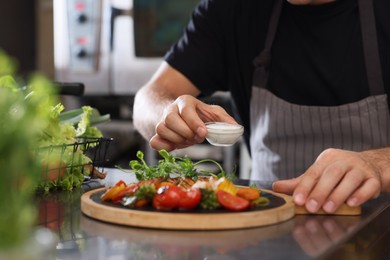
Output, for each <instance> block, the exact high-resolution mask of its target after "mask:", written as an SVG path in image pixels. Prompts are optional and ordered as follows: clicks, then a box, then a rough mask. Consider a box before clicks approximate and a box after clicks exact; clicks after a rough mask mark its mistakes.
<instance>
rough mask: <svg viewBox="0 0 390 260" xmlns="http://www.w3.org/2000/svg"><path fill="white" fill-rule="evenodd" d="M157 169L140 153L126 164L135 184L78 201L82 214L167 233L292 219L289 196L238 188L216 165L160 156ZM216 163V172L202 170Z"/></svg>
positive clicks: (165, 154)
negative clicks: (202, 167) (205, 165)
mask: <svg viewBox="0 0 390 260" xmlns="http://www.w3.org/2000/svg"><path fill="white" fill-rule="evenodd" d="M159 154H160V155H161V157H162V158H163V159H161V160H160V161H159V162H158V164H157V165H148V164H147V163H146V162H145V160H144V155H143V153H142V152H140V151H138V153H137V157H138V160H133V161H131V162H130V167H131V169H132V173H133V174H135V176H136V178H137V180H138V182H135V183H125V182H124V181H118V182H117V183H115V184H112V186H111V187H106V188H101V189H98V190H91V191H89V192H86V193H84V194H83V195H82V197H81V211H82V212H83V213H84V214H85V215H87V216H89V217H92V218H94V219H97V220H101V221H104V222H109V223H115V224H120V225H128V226H135V227H146V228H156V229H170V230H225V229H241V228H248V227H258V226H264V225H270V224H274V223H279V222H282V221H285V220H288V219H290V218H292V217H293V216H294V205H293V203H292V201H291V198H290V196H287V195H283V194H276V193H274V192H272V191H268V190H260V189H259V188H257V187H248V186H245V187H244V186H238V185H235V184H234V182H233V179H232V178H234V177H231V176H234V174H233V173H230V174H226V173H225V171H224V170H223V168H222V167H221V165H219V163H218V162H215V161H214V160H210V159H203V160H200V161H197V162H193V161H192V160H191V159H190V158H188V157H175V156H173V155H171V154H169V153H168V152H167V151H165V150H161V151H159ZM204 162H207V163H210V162H213V163H215V164H216V165H217V166H218V168H219V170H220V172H218V173H213V172H207V171H204V170H200V169H201V168H200V167H197V166H198V165H199V164H201V163H204Z"/></svg>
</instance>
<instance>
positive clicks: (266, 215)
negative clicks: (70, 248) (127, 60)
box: [81, 188, 295, 230]
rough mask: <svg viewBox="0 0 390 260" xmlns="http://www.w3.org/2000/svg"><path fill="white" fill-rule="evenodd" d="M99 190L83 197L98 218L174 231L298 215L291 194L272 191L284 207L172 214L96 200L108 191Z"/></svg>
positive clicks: (247, 225) (268, 222)
mask: <svg viewBox="0 0 390 260" xmlns="http://www.w3.org/2000/svg"><path fill="white" fill-rule="evenodd" d="M104 189H105V188H102V189H97V190H91V191H89V192H86V193H84V194H83V195H82V196H81V211H82V212H83V213H84V214H85V215H87V216H89V217H91V218H94V219H98V220H101V221H104V222H109V223H114V224H120V225H128V226H134V227H146V228H157V229H173V230H227V229H242V228H250V227H260V226H266V225H272V224H276V223H279V222H283V221H287V220H289V219H290V218H293V217H294V215H295V206H294V204H293V203H292V200H291V197H290V196H287V195H284V194H278V193H275V192H272V191H266V192H269V193H272V194H273V195H275V196H279V197H282V198H283V199H284V200H285V201H286V203H285V204H284V205H282V206H280V207H277V208H274V209H267V210H259V211H247V212H237V213H236V212H231V213H226V214H225V213H210V214H194V213H180V214H177V213H174V212H172V213H169V212H147V211H139V210H130V209H124V208H116V207H111V206H106V205H103V204H99V203H96V202H95V201H93V200H92V199H91V196H92V195H93V194H95V193H97V192H100V191H102V190H104Z"/></svg>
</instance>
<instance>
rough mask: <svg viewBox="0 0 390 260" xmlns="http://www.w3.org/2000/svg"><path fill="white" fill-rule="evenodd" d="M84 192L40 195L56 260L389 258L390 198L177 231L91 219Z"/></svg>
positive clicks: (43, 223) (42, 220)
mask: <svg viewBox="0 0 390 260" xmlns="http://www.w3.org/2000/svg"><path fill="white" fill-rule="evenodd" d="M83 193H84V190H75V191H72V192H60V193H51V194H47V195H39V196H37V199H36V205H37V207H38V208H39V215H40V218H39V223H38V224H39V225H41V226H45V227H47V228H49V229H51V230H52V231H53V232H54V233H56V234H57V235H58V237H59V243H58V244H57V245H56V252H57V259H110V258H111V257H114V258H113V259H208V260H210V259H259V257H261V259H285V258H286V257H288V258H291V259H313V258H321V259H324V258H326V259H327V258H333V257H334V256H337V257H343V256H345V255H346V254H348V257H352V258H354V259H361V258H363V259H372V258H371V257H372V256H374V258H375V259H384V258H386V256H389V247H388V245H389V239H390V238H389V237H390V236H389V233H390V223H389V221H388V220H387V219H388V218H389V217H390V207H389V205H390V196H389V195H383V196H381V197H379V198H378V199H375V200H372V201H370V202H368V203H366V204H365V205H364V206H363V214H362V215H361V216H324V215H323V216H321V215H298V216H295V217H294V218H293V219H290V220H288V221H285V222H281V223H279V224H275V225H269V226H265V227H260V228H251V229H240V230H226V231H173V230H156V229H144V228H134V227H128V226H121V225H115V224H110V223H105V222H102V221H98V220H94V219H91V218H89V217H87V216H85V215H83V214H82V213H81V211H80V197H81V195H82V194H83ZM194 221H196V220H194ZM367 227H372V228H369V229H368V230H367ZM386 243H387V246H385V245H386ZM363 249H364V250H365V251H364V253H363V251H362V250H363Z"/></svg>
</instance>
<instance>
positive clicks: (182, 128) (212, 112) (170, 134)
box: [149, 95, 236, 151]
mask: <svg viewBox="0 0 390 260" xmlns="http://www.w3.org/2000/svg"><path fill="white" fill-rule="evenodd" d="M205 122H228V123H236V121H235V120H234V119H233V118H232V117H231V116H230V115H229V114H228V113H227V112H226V111H225V110H224V109H223V108H222V107H220V106H217V105H207V104H205V103H203V102H201V101H200V100H198V99H197V98H195V97H193V96H190V95H183V96H180V97H178V98H177V99H176V100H175V101H174V102H173V103H172V104H171V105H169V106H167V107H166V108H165V110H164V113H163V116H162V118H161V121H160V122H159V123H158V124H157V125H156V128H155V130H156V134H155V135H154V136H153V137H152V138H151V140H150V142H149V143H150V146H151V147H152V148H153V149H155V150H160V149H165V150H168V151H171V150H174V149H180V148H184V147H187V146H190V145H193V144H197V143H202V142H203V141H204V139H205V137H206V135H207V129H206V126H205Z"/></svg>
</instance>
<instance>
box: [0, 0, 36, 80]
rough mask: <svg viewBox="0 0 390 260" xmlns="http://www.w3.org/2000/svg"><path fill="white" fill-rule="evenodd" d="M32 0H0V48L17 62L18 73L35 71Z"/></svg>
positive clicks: (33, 5)
mask: <svg viewBox="0 0 390 260" xmlns="http://www.w3.org/2000/svg"><path fill="white" fill-rule="evenodd" d="M35 2H36V1H34V0H0V48H1V49H3V50H5V51H6V52H7V53H8V54H9V55H10V56H12V57H14V58H16V60H17V61H18V62H19V71H18V72H19V73H20V74H21V75H24V74H27V73H28V72H30V71H33V70H35V69H36V22H35V21H36V17H35V16H36V12H35Z"/></svg>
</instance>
